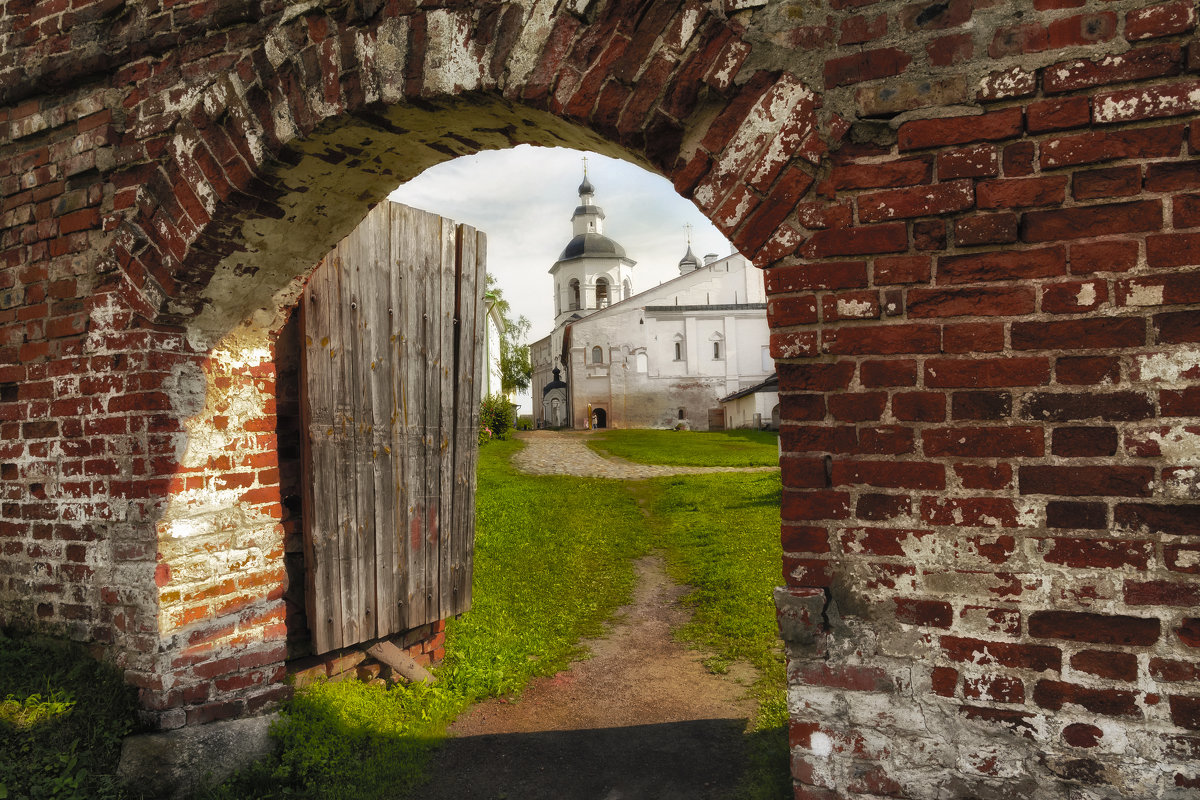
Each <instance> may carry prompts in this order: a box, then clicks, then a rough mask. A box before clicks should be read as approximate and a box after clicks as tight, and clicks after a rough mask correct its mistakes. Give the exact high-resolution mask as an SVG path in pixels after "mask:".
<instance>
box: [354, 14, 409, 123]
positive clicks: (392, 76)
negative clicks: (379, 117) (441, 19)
mask: <svg viewBox="0 0 1200 800" xmlns="http://www.w3.org/2000/svg"><path fill="white" fill-rule="evenodd" d="M364 47H365V44H364ZM407 60H408V18H407V17H399V18H393V19H389V20H388V21H387V22H385V23H383V24H382V25H380V26H379V33H378V38H377V39H376V42H375V64H376V68H377V72H378V74H379V93H380V95H381V97H382V98H383V101H384V102H385V103H398V102H400V101H401V100H402V99H403V98H404V64H405V62H406V61H407Z"/></svg>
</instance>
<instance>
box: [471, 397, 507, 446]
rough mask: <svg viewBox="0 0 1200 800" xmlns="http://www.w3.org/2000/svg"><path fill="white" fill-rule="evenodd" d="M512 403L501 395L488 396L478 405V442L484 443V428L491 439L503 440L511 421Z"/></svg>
mask: <svg viewBox="0 0 1200 800" xmlns="http://www.w3.org/2000/svg"><path fill="white" fill-rule="evenodd" d="M513 409H514V406H513V404H512V403H510V402H508V398H507V397H505V396H504V395H502V394H489V395H488V396H487V397H485V398H483V402H481V403H480V405H479V441H480V442H484V441H486V439H485V438H484V434H483V431H484V429H485V428H486V429H487V430H488V431H489V432H490V433H491V436H490V438H492V439H505V438H507V435H506V434H507V433H508V431H509V429H510V428H512V421H513Z"/></svg>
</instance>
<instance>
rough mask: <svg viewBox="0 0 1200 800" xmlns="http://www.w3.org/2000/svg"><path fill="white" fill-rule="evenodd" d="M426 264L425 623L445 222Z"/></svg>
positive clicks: (435, 484) (432, 604)
mask: <svg viewBox="0 0 1200 800" xmlns="http://www.w3.org/2000/svg"><path fill="white" fill-rule="evenodd" d="M430 223H431V228H432V231H431V235H430V238H429V245H430V252H429V256H430V258H429V261H428V262H427V269H426V274H425V317H424V338H425V372H424V375H423V376H422V378H423V380H424V383H425V417H424V422H425V429H424V445H425V475H424V481H425V582H424V590H425V597H424V601H425V612H424V615H425V621H426V622H431V621H433V620H435V619H437V586H436V583H437V573H438V526H439V524H440V521H439V520H438V511H439V509H438V492H439V491H440V488H441V448H440V445H441V440H440V438H439V436H438V434H439V431H438V418H439V408H440V405H441V402H442V397H441V386H442V384H441V381H440V380H439V376H438V371H439V370H440V369H441V356H442V351H441V342H442V339H441V336H440V332H439V331H438V329H437V328H438V322H439V319H440V313H441V287H442V260H443V259H444V257H445V246H444V243H443V241H444V240H443V237H444V236H445V231H444V228H445V225H446V223H445V221H444V220H442V219H441V218H434V219H432V220H430Z"/></svg>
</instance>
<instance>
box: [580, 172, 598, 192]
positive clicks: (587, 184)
mask: <svg viewBox="0 0 1200 800" xmlns="http://www.w3.org/2000/svg"><path fill="white" fill-rule="evenodd" d="M579 193H580V194H595V193H596V188H595V187H594V186H592V182H591V181H589V180H588V179H587V175H584V176H583V183H581V184H579Z"/></svg>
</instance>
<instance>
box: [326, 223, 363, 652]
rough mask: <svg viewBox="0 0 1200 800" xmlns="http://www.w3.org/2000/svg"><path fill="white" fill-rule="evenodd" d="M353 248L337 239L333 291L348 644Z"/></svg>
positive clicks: (345, 637) (357, 595)
mask: <svg viewBox="0 0 1200 800" xmlns="http://www.w3.org/2000/svg"><path fill="white" fill-rule="evenodd" d="M353 258H354V255H353V248H352V246H351V243H350V241H349V240H348V239H343V240H342V241H341V242H339V243H338V246H337V256H336V257H335V258H334V260H333V266H334V275H333V286H332V289H333V291H332V292H331V294H332V296H333V297H334V298H336V303H331V304H330V309H331V314H333V315H336V316H334V317H332V318H331V326H330V327H331V332H332V334H333V335H332V336H331V339H332V340H333V341H334V342H335V348H334V351H333V352H332V353H331V356H332V358H333V375H334V435H335V437H336V439H337V442H338V444H339V447H338V448H337V452H336V454H335V465H334V466H335V469H336V470H337V475H338V476H339V478H340V480H339V481H338V483H337V490H336V492H334V501H335V502H336V503H337V515H338V526H337V530H338V537H339V540H340V544H341V550H340V553H339V557H340V558H339V564H338V591H340V592H341V593H342V618H341V620H340V623H341V627H342V644H343V646H346V645H350V644H353V643H355V642H358V641H362V640H361V639H360V638H359V637H360V636H361V634H362V630H361V626H360V620H361V618H362V601H363V598H362V593H361V591H360V587H359V581H358V574H357V564H358V560H359V538H358V535H357V526H358V480H357V477H358V476H357V471H356V469H355V462H356V460H357V458H356V447H355V432H354V428H355V425H356V424H357V420H356V419H355V411H354V391H353V365H352V359H351V352H352V347H353V344H352V342H353V339H354V320H353V315H352V314H351V312H350V302H351V301H350V286H349V275H348V273H349V271H350V270H351V264H350V262H351V261H352V260H353Z"/></svg>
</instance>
